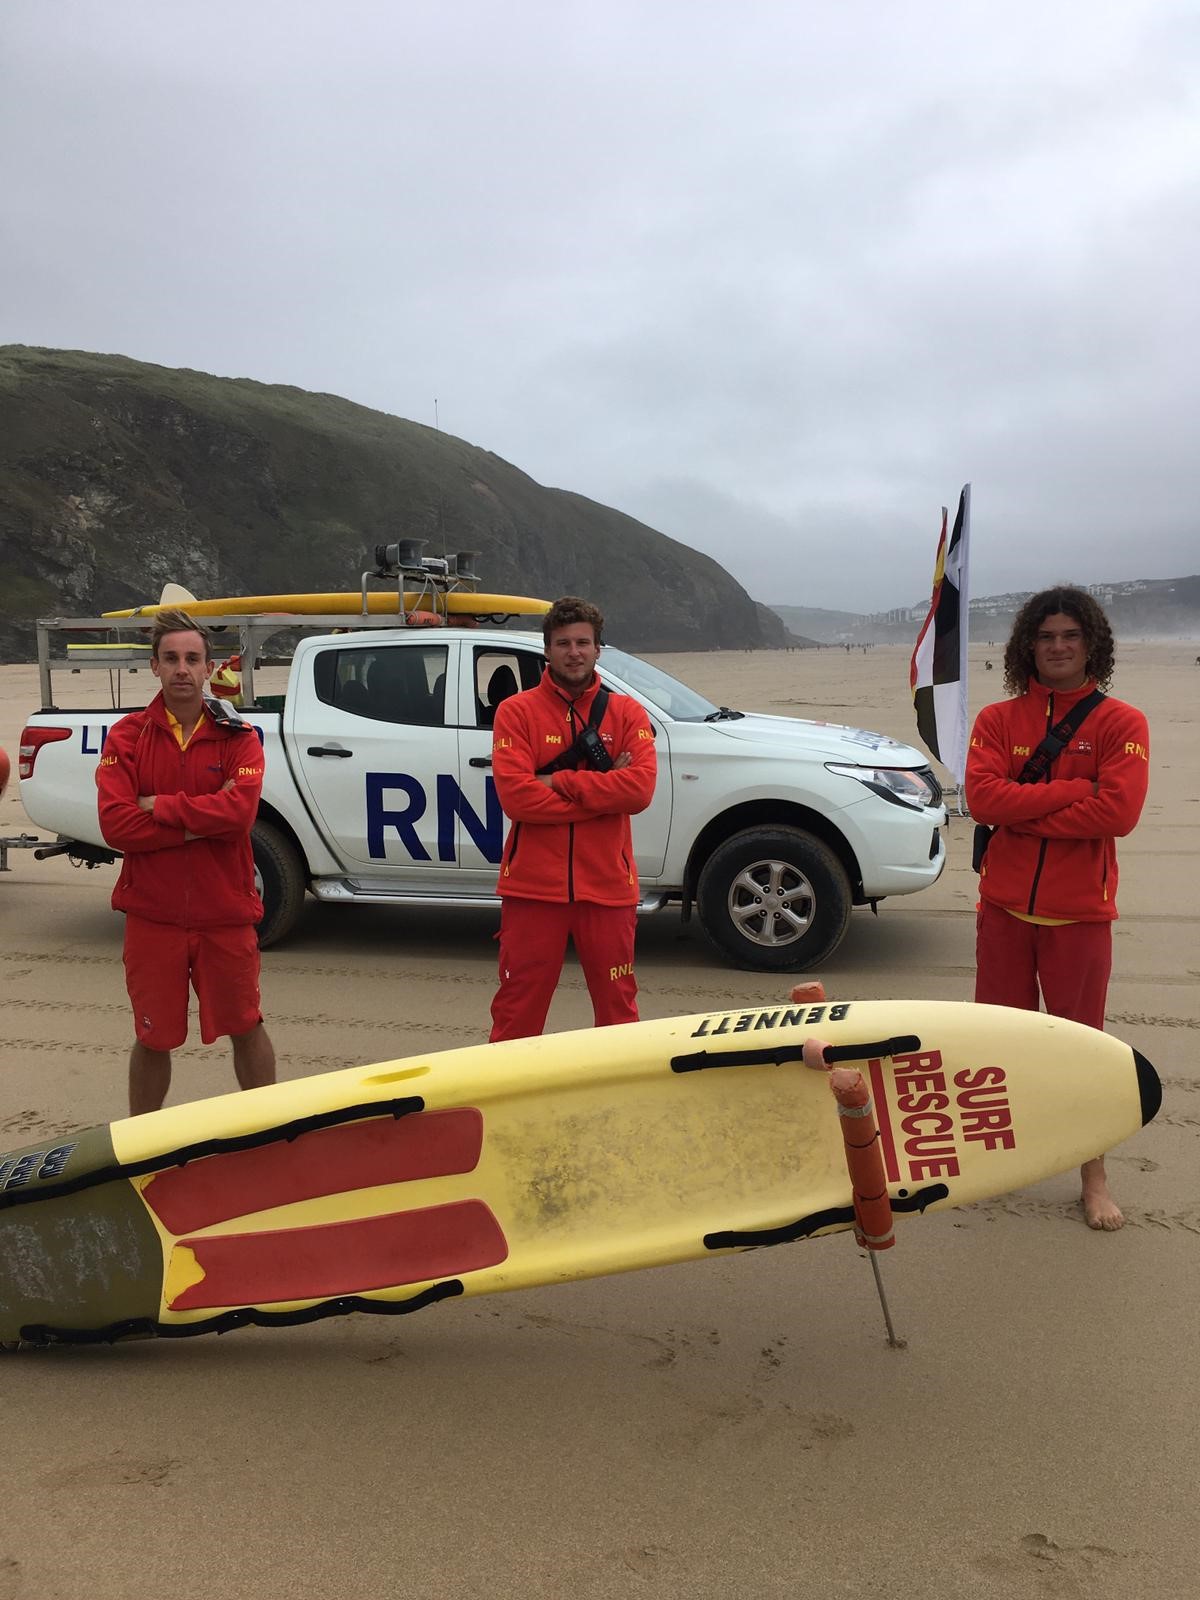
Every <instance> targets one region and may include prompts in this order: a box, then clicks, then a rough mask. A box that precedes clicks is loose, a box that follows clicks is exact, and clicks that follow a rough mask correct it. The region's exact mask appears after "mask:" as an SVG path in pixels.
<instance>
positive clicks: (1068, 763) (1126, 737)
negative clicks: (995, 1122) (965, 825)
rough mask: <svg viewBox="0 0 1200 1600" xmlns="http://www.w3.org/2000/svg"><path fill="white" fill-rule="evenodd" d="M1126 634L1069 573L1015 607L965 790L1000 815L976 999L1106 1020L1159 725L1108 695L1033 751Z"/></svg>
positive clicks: (989, 818)
mask: <svg viewBox="0 0 1200 1600" xmlns="http://www.w3.org/2000/svg"><path fill="white" fill-rule="evenodd" d="M1114 657H1115V647H1114V643H1113V635H1112V629H1111V627H1110V626H1109V622H1108V618H1107V617H1106V616H1105V614H1104V611H1103V609H1102V607H1101V606H1100V605H1099V604H1098V603H1097V602H1096V601H1095V600H1094V599H1093V598H1092V596H1091V595H1090V594H1088V593H1087V592H1086V591H1085V590H1082V589H1078V588H1075V587H1074V586H1071V585H1062V586H1059V587H1057V588H1054V589H1044V590H1043V591H1042V592H1041V593H1040V594H1035V595H1034V596H1033V597H1032V598H1031V599H1029V600H1027V601H1026V602H1025V604H1024V605H1023V606H1022V607H1021V610H1020V611H1019V612H1018V613H1017V616H1016V619H1015V620H1014V623H1013V629H1012V634H1011V637H1010V638H1009V641H1008V644H1007V646H1006V647H1005V651H1004V686H1005V688H1006V689H1007V690H1008V693H1009V694H1010V695H1011V696H1012V697H1013V698H1011V699H1008V700H1002V701H999V702H998V703H997V704H995V705H990V706H985V707H984V709H983V710H982V711H981V712H980V713H979V716H978V717H977V718H976V721H975V726H974V728H973V729H972V730H971V747H970V750H969V752H968V755H967V774H966V790H967V803H968V805H969V807H970V810H971V815H972V816H973V817H974V818H975V820H976V822H982V823H990V824H992V825H993V826H994V827H995V830H996V831H995V833H994V834H993V835H992V838H991V842H990V843H989V845H988V849H987V854H986V856H985V857H984V859H983V863H982V866H981V868H980V875H979V896H980V903H979V910H978V919H977V924H976V943H975V959H976V972H975V999H976V1000H977V1001H979V1002H981V1003H984V1004H989V1005H1003V1006H1018V1007H1021V1008H1023V1009H1025V1010H1028V1011H1036V1010H1037V1009H1038V995H1039V990H1040V993H1041V999H1042V1001H1043V1002H1044V1004H1045V1008H1046V1010H1047V1011H1048V1012H1050V1013H1051V1014H1052V1015H1053V1016H1058V1017H1068V1018H1070V1019H1071V1020H1073V1021H1075V1022H1083V1023H1086V1024H1087V1025H1088V1026H1089V1027H1093V1028H1100V1029H1103V1027H1104V1008H1105V1003H1106V1000H1107V997H1108V980H1109V975H1110V973H1111V971H1112V925H1113V922H1114V921H1115V919H1116V915H1117V849H1116V841H1117V839H1118V838H1123V837H1124V836H1125V835H1126V834H1127V833H1131V832H1132V831H1133V829H1134V827H1135V826H1136V825H1137V821H1138V818H1139V817H1140V816H1141V813H1142V806H1143V804H1144V802H1145V799H1146V789H1147V783H1148V778H1149V770H1150V734H1149V730H1148V727H1147V724H1146V719H1145V717H1144V716H1143V715H1142V713H1141V712H1140V711H1138V710H1137V709H1136V707H1134V706H1131V705H1126V704H1125V702H1124V701H1121V700H1116V699H1113V698H1112V696H1110V695H1107V694H1105V695H1104V696H1103V698H1101V699H1100V700H1099V702H1098V703H1097V704H1096V705H1094V706H1093V707H1092V708H1091V709H1090V710H1089V711H1088V713H1087V715H1086V716H1085V717H1084V718H1083V719H1082V721H1081V722H1080V723H1079V725H1078V726H1077V727H1076V729H1075V730H1074V732H1073V733H1072V735H1071V738H1070V740H1069V741H1068V742H1067V744H1066V745H1065V746H1064V747H1063V748H1062V749H1061V751H1059V753H1058V754H1057V755H1056V756H1055V757H1054V758H1053V760H1052V762H1051V763H1050V765H1049V766H1048V767H1047V768H1046V770H1045V771H1044V773H1043V774H1042V776H1041V778H1040V779H1038V780H1037V781H1034V782H1030V781H1029V779H1028V777H1027V776H1024V774H1025V769H1026V764H1027V763H1028V762H1029V760H1030V758H1031V757H1032V756H1033V755H1034V753H1035V752H1036V751H1037V749H1038V746H1039V745H1040V744H1041V742H1042V740H1043V739H1045V737H1046V735H1047V734H1048V733H1050V732H1051V730H1052V729H1053V728H1055V727H1056V726H1057V725H1058V724H1060V723H1061V722H1062V721H1063V718H1064V717H1066V716H1067V714H1068V713H1069V712H1070V711H1071V709H1072V707H1074V706H1075V705H1077V704H1078V703H1079V702H1080V701H1082V700H1083V699H1084V698H1085V697H1086V696H1088V695H1091V694H1092V693H1093V692H1094V691H1095V690H1097V689H1100V690H1105V689H1107V687H1108V684H1109V682H1110V681H1111V679H1112V673H1113V662H1114ZM1081 1182H1082V1203H1083V1210H1084V1215H1085V1217H1086V1219H1087V1223H1088V1226H1089V1227H1091V1228H1097V1229H1101V1230H1104V1231H1106V1232H1112V1231H1114V1230H1115V1229H1117V1228H1119V1227H1121V1225H1122V1223H1123V1222H1124V1220H1125V1219H1124V1217H1123V1216H1122V1215H1121V1212H1120V1210H1119V1208H1118V1207H1117V1205H1116V1203H1115V1202H1114V1200H1113V1198H1112V1196H1111V1194H1110V1193H1109V1188H1108V1179H1107V1176H1106V1174H1105V1170H1104V1158H1103V1156H1097V1157H1096V1158H1095V1159H1094V1160H1092V1161H1088V1162H1085V1163H1084V1165H1083V1168H1082V1169H1081Z"/></svg>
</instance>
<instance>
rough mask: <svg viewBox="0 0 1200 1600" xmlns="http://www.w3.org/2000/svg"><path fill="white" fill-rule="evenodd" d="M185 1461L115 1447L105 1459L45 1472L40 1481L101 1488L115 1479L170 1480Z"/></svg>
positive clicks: (51, 1485)
mask: <svg viewBox="0 0 1200 1600" xmlns="http://www.w3.org/2000/svg"><path fill="white" fill-rule="evenodd" d="M182 1464H183V1463H182V1462H180V1461H177V1460H176V1459H175V1458H174V1457H173V1456H152V1457H150V1458H148V1459H147V1458H142V1457H137V1456H126V1455H122V1454H121V1453H120V1451H114V1452H113V1454H112V1455H110V1456H107V1457H105V1458H104V1459H103V1460H101V1461H80V1462H76V1463H75V1464H74V1465H73V1466H69V1467H60V1468H58V1469H57V1470H56V1471H54V1472H45V1473H43V1474H42V1475H41V1477H40V1478H39V1479H38V1482H39V1483H40V1484H41V1485H42V1486H43V1487H44V1488H47V1489H100V1488H104V1487H106V1486H108V1485H110V1484H114V1483H134V1484H139V1485H142V1484H147V1483H149V1484H153V1485H155V1486H157V1485H159V1484H162V1483H166V1482H167V1480H168V1479H169V1478H171V1477H173V1476H174V1475H175V1473H176V1472H177V1471H178V1469H179V1467H180V1466H182Z"/></svg>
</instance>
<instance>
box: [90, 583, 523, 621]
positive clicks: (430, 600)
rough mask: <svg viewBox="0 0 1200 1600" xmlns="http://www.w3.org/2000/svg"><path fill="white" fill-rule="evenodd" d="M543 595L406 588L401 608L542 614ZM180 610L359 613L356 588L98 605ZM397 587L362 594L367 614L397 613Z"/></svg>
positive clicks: (195, 613) (145, 613)
mask: <svg viewBox="0 0 1200 1600" xmlns="http://www.w3.org/2000/svg"><path fill="white" fill-rule="evenodd" d="M550 605H551V602H550V601H549V600H538V599H535V598H534V597H533V596H532V595H527V594H471V593H469V592H468V591H467V590H465V589H451V590H450V591H449V592H448V593H441V592H439V591H437V590H435V589H423V590H406V591H405V595H404V609H405V611H436V612H441V613H443V614H444V615H446V616H448V617H495V616H506V617H516V616H530V617H540V616H544V615H545V613H546V612H547V611H549V609H550ZM174 610H184V611H186V612H187V613H188V615H189V616H192V617H255V616H260V615H269V614H276V615H278V614H279V613H285V614H289V615H293V616H308V617H320V616H331V617H332V616H337V617H353V616H362V614H363V597H362V593H361V591H358V592H353V591H352V592H350V593H343V594H250V595H246V594H241V595H236V594H235V595H227V596H226V597H225V598H224V599H218V600H188V601H186V602H183V601H175V602H173V603H168V604H166V605H164V604H163V603H162V601H157V602H155V603H154V604H153V605H144V606H129V607H127V608H126V609H125V610H123V611H104V612H102V613H101V615H102V616H105V617H155V616H157V615H158V613H159V612H160V611H174ZM399 611H400V595H399V591H398V590H386V589H385V590H377V591H372V592H371V593H370V594H368V595H367V612H368V614H369V615H371V616H389V615H392V614H393V613H395V614H397V615H398V614H399Z"/></svg>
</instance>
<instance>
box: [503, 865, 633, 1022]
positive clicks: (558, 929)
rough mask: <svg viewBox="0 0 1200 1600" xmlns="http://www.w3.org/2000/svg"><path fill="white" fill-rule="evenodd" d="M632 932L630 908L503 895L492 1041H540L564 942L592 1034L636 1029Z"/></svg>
mask: <svg viewBox="0 0 1200 1600" xmlns="http://www.w3.org/2000/svg"><path fill="white" fill-rule="evenodd" d="M636 924H637V908H636V907H635V906H599V905H595V904H593V903H592V902H591V901H587V900H572V901H558V900H523V899H519V898H518V897H517V896H516V895H507V896H506V897H505V899H504V903H503V907H502V909H501V912H500V987H499V988H498V989H497V990H496V995H495V998H494V999H493V1001H492V1032H491V1035H490V1037H491V1039H492V1041H493V1042H495V1041H496V1040H498V1039H530V1038H533V1037H534V1036H535V1035H537V1034H539V1033H541V1031H542V1029H543V1028H544V1027H545V1025H546V1014H547V1012H548V1011H549V1010H550V1002H551V1000H552V999H553V998H554V991H555V989H556V988H557V986H558V980H559V977H560V976H561V974H562V966H563V959H564V957H565V956H566V953H567V939H568V937H569V938H570V939H571V940H572V941H573V942H574V945H575V954H576V955H577V956H578V957H579V965H580V966H581V967H582V968H583V975H584V978H585V979H586V980H587V986H588V993H589V994H590V995H591V997H592V1013H593V1016H594V1017H595V1021H596V1026H597V1027H598V1028H606V1027H609V1026H611V1025H612V1024H614V1023H618V1022H636V1021H637V1020H638V1008H637V979H636V978H635V977H634V975H633V943H634V931H635V928H636Z"/></svg>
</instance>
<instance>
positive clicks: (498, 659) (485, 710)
mask: <svg viewBox="0 0 1200 1600" xmlns="http://www.w3.org/2000/svg"><path fill="white" fill-rule="evenodd" d="M541 675H542V662H541V661H540V660H539V659H538V657H537V656H535V655H531V654H530V652H529V651H528V650H476V652H475V716H476V721H477V723H478V725H479V727H481V728H490V727H491V726H492V723H493V722H494V721H495V717H496V707H497V706H498V705H499V704H500V702H501V701H502V700H507V699H508V697H509V695H510V694H516V693H517V692H518V691H519V690H522V689H533V688H535V687H536V685H537V683H538V680H539V679H540V678H541Z"/></svg>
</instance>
